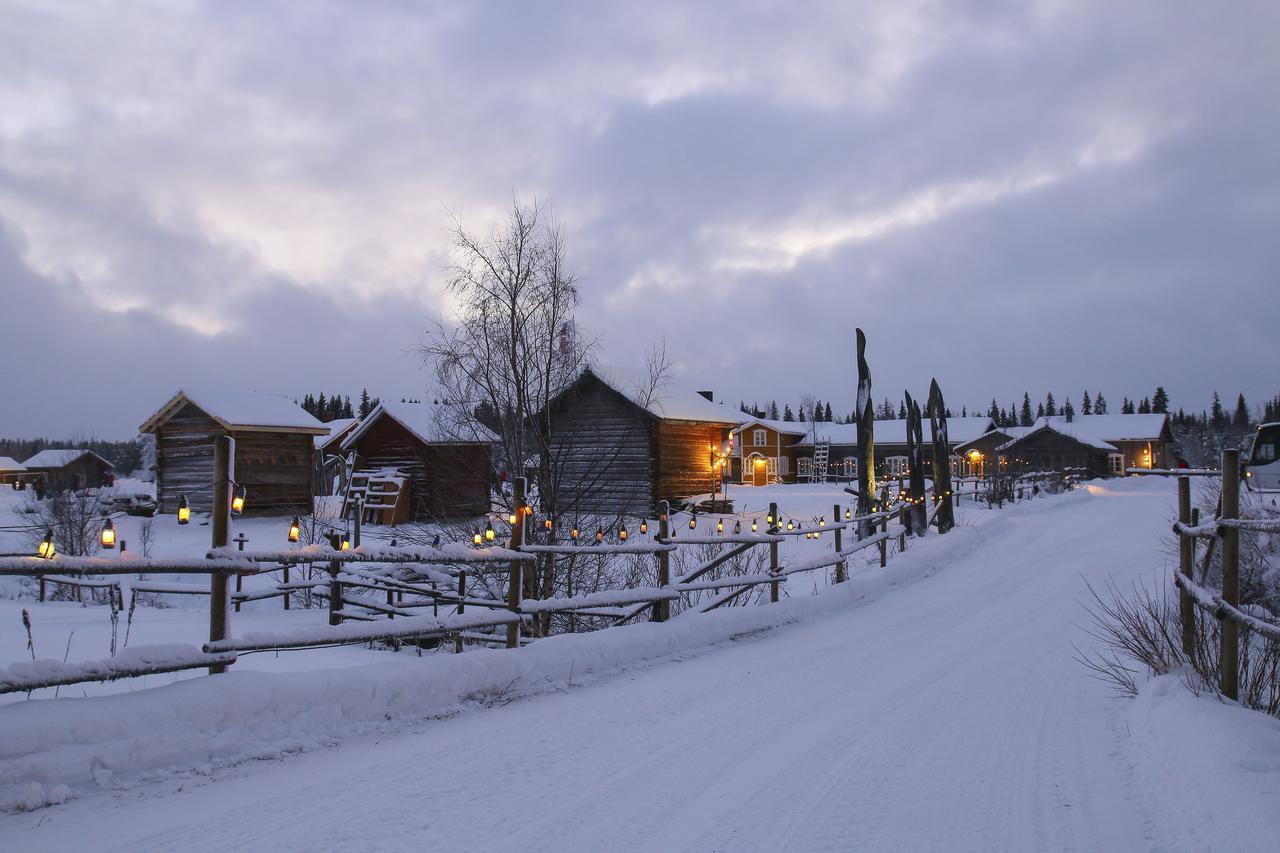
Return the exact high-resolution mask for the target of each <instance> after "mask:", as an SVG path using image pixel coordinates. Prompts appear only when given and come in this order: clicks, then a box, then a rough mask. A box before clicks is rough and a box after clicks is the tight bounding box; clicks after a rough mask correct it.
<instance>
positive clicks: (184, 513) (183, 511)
mask: <svg viewBox="0 0 1280 853" xmlns="http://www.w3.org/2000/svg"><path fill="white" fill-rule="evenodd" d="M190 521H191V504H190V503H188V502H187V496H186V495H183V496H182V497H180V498H178V523H179V524H186V523H188V522H190Z"/></svg>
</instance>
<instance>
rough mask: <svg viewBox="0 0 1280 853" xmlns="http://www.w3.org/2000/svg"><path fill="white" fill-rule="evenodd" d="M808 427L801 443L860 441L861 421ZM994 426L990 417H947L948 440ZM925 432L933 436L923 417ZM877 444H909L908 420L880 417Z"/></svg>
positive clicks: (963, 438) (956, 440)
mask: <svg viewBox="0 0 1280 853" xmlns="http://www.w3.org/2000/svg"><path fill="white" fill-rule="evenodd" d="M801 426H805V427H807V428H808V431H807V432H806V433H805V436H804V438H802V439H801V440H800V441H797V442H796V446H797V447H806V446H810V445H812V444H813V443H814V436H815V435H816V436H817V439H818V440H820V441H821V440H827V441H830V442H831V443H832V444H844V445H856V444H857V443H858V425H857V424H837V423H827V422H825V421H823V422H819V423H810V424H801ZM990 428H991V419H990V418H979V417H969V418H947V441H949V442H950V443H951V444H953V445H954V444H964V443H965V442H967V441H972V440H973V439H975V438H977V437H978V436H980V435H982V434H983V433H985V432H986V431H987V430H988V429H990ZM922 432H923V434H924V439H925V441H928V440H929V422H928V419H927V418H925V419H922ZM873 438H874V440H875V443H876V444H906V443H907V421H906V419H905V418H893V419H885V420H882V421H876V426H875V433H874V435H873Z"/></svg>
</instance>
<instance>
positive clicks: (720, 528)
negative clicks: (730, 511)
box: [716, 518, 724, 533]
mask: <svg viewBox="0 0 1280 853" xmlns="http://www.w3.org/2000/svg"><path fill="white" fill-rule="evenodd" d="M716 533H724V519H723V518H717V519H716Z"/></svg>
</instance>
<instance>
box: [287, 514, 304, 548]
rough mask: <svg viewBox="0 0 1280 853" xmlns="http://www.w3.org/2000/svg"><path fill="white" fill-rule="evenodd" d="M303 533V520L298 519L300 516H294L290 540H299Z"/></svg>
mask: <svg viewBox="0 0 1280 853" xmlns="http://www.w3.org/2000/svg"><path fill="white" fill-rule="evenodd" d="M301 533H302V522H301V521H300V520H299V519H298V516H296V515H295V516H294V517H293V521H292V522H290V523H289V541H290V542H297V541H298V535H299V534H301Z"/></svg>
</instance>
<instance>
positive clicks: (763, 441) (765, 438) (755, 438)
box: [751, 429, 769, 447]
mask: <svg viewBox="0 0 1280 853" xmlns="http://www.w3.org/2000/svg"><path fill="white" fill-rule="evenodd" d="M768 443H769V431H768V430H763V429H753V430H752V431H751V446H752V447H765V446H767V445H768Z"/></svg>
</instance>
